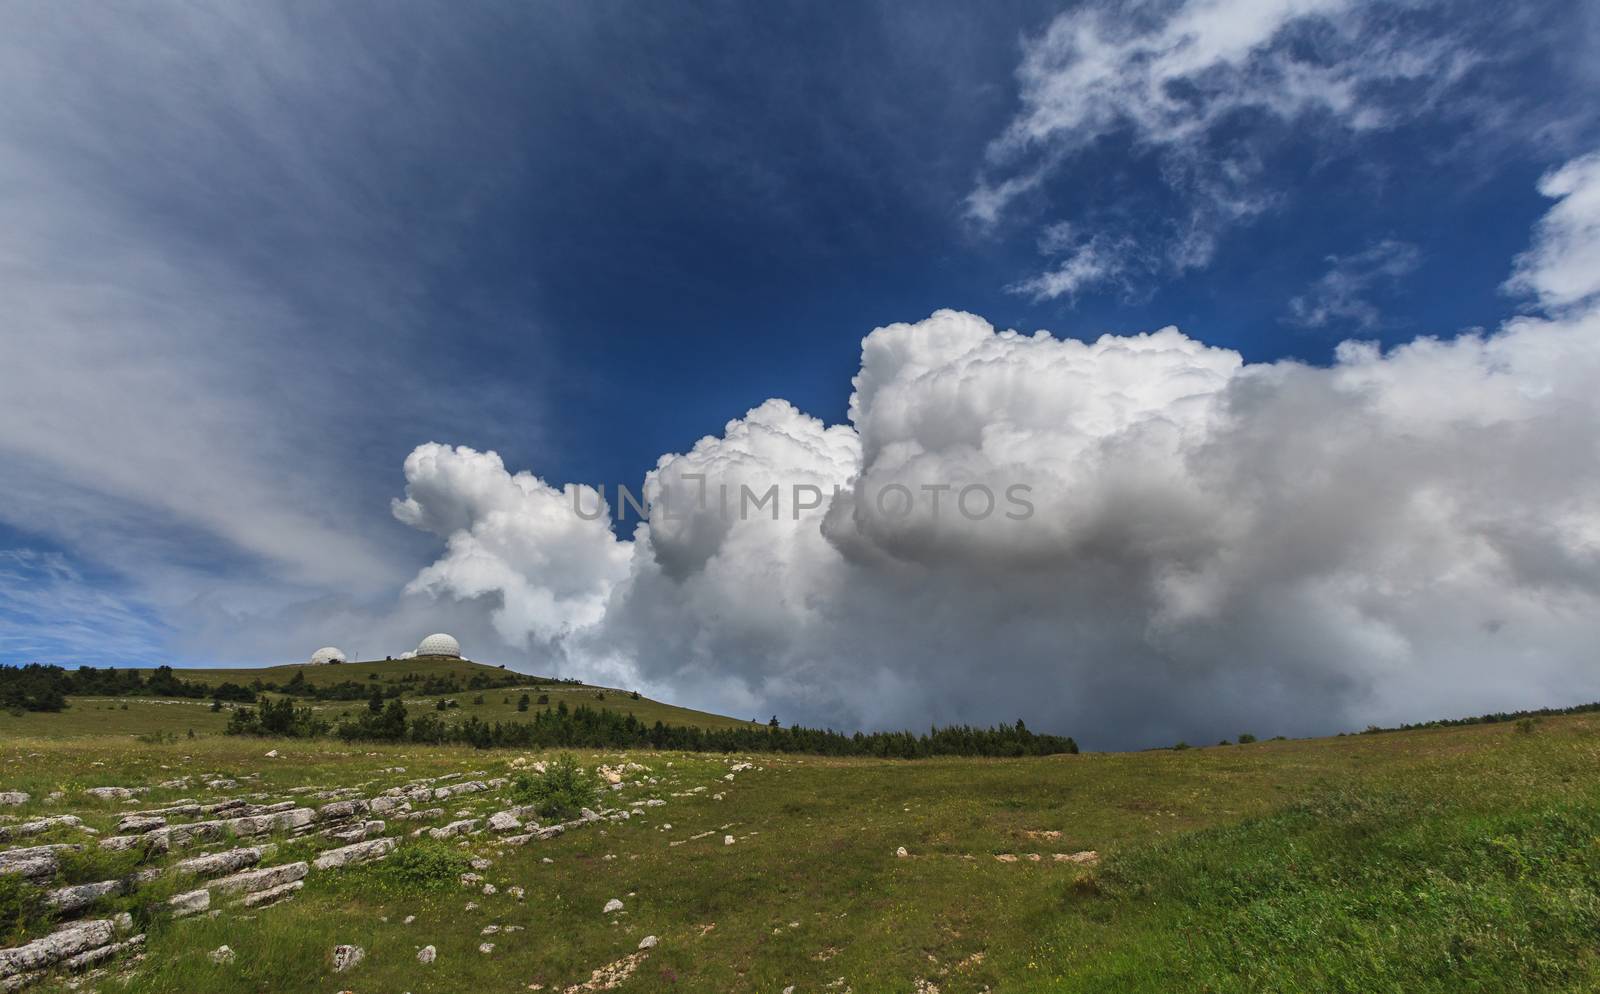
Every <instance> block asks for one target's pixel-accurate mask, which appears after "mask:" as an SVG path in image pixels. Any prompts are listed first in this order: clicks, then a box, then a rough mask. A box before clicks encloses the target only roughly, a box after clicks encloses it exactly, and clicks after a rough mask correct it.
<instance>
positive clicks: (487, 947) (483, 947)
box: [478, 942, 494, 955]
mask: <svg viewBox="0 0 1600 994" xmlns="http://www.w3.org/2000/svg"><path fill="white" fill-rule="evenodd" d="M478 952H480V953H483V954H484V955H488V954H489V953H492V952H494V943H492V942H480V943H478Z"/></svg>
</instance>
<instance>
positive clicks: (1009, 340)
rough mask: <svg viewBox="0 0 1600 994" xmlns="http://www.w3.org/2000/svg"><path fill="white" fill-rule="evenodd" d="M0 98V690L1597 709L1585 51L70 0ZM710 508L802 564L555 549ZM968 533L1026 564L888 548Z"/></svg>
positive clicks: (1002, 716)
mask: <svg viewBox="0 0 1600 994" xmlns="http://www.w3.org/2000/svg"><path fill="white" fill-rule="evenodd" d="M0 90H3V92H5V93H6V94H7V99H6V100H4V101H0V384H3V385H4V394H3V399H0V465H3V466H4V471H3V472H0V663H23V662H30V661H40V662H56V663H61V664H64V665H73V664H89V665H136V664H142V665H152V664H156V663H174V664H180V665H181V664H205V665H259V664H263V663H280V662H290V661H295V660H301V659H305V658H307V657H308V656H309V654H310V653H311V652H312V651H313V650H314V649H316V648H318V647H319V646H323V645H337V646H339V647H341V648H342V649H344V650H345V651H346V653H347V654H350V655H351V656H352V658H354V657H356V656H365V657H372V656H379V657H381V656H383V655H388V654H398V653H399V652H401V651H403V650H405V649H409V648H411V647H413V646H414V644H415V642H416V641H417V640H418V639H419V638H421V637H422V636H423V635H426V634H428V633H430V632H433V631H440V630H443V631H449V632H452V633H453V634H455V635H457V636H458V637H459V638H460V639H461V641H462V643H463V645H464V647H465V649H466V651H467V653H468V654H469V655H471V656H473V657H475V658H479V659H482V660H485V661H490V662H495V663H506V664H508V665H510V666H512V667H514V668H517V669H521V670H524V671H528V672H538V673H556V674H559V675H565V676H579V677H584V678H588V679H594V680H602V681H608V682H613V683H617V684H622V685H626V686H630V687H639V688H641V689H643V690H644V691H645V692H647V693H650V694H652V695H655V696H661V697H665V698H667V699H669V700H673V701H675V702H678V703H683V704H687V705H691V706H700V707H706V708H710V709H714V710H722V711H728V712H731V713H735V714H738V715H740V716H748V717H761V718H762V719H763V720H764V719H765V718H766V717H767V716H768V715H770V714H772V713H777V714H778V715H779V716H780V718H781V719H782V720H784V721H785V722H790V721H799V722H804V723H807V724H817V725H829V726H832V727H837V728H881V727H907V726H909V727H922V726H925V725H927V724H928V723H930V722H939V723H945V722H953V721H968V722H977V723H990V722H996V721H1011V720H1015V719H1016V718H1018V717H1022V718H1024V719H1026V720H1027V721H1028V722H1029V724H1030V725H1031V726H1033V727H1038V728H1045V729H1049V730H1052V731H1058V732H1061V733H1063V734H1074V735H1076V736H1078V738H1079V739H1080V741H1082V742H1084V743H1085V744H1086V745H1088V746H1090V747H1095V748H1123V747H1138V746H1147V745H1157V744H1165V743H1168V742H1170V741H1173V740H1176V739H1178V738H1187V739H1189V740H1191V741H1207V740H1214V739H1215V738H1217V737H1219V736H1222V735H1226V736H1229V737H1231V736H1233V735H1236V734H1238V733H1239V732H1243V731H1251V732H1253V733H1254V734H1258V735H1265V734H1280V733H1281V734H1289V735H1303V734H1317V733H1325V732H1331V731H1338V730H1343V729H1350V728H1360V727H1363V726H1364V725H1366V724H1368V723H1371V722H1379V723H1393V722H1398V721H1416V720H1426V719H1429V718H1434V717H1441V716H1448V715H1458V714H1470V713H1479V712H1484V711H1492V710H1500V709H1504V708H1511V707H1537V706H1544V705H1566V704H1574V703H1579V702H1582V701H1589V700H1594V699H1600V669H1597V668H1596V665H1595V660H1594V657H1593V652H1592V648H1591V647H1592V646H1593V645H1595V644H1600V630H1597V629H1600V611H1597V610H1596V608H1600V604H1597V600H1600V487H1597V485H1596V484H1597V483H1600V479H1597V477H1600V472H1597V470H1600V464H1597V456H1600V451H1597V449H1596V447H1595V439H1596V438H1600V432H1597V430H1596V429H1600V408H1597V401H1596V399H1595V398H1596V397H1597V396H1600V360H1597V357H1596V353H1597V351H1600V317H1597V314H1600V308H1597V306H1596V302H1595V300H1594V291H1595V290H1596V289H1597V286H1596V277H1595V274H1596V273H1597V272H1600V159H1596V158H1595V156H1596V155H1597V154H1600V99H1596V97H1597V96H1600V11H1597V9H1596V8H1595V6H1594V5H1593V4H1586V3H1583V2H1581V0H1570V2H1540V3H1533V4H1526V5H1516V6H1515V7H1514V8H1512V9H1507V8H1505V6H1504V5H1490V4H1463V3H1428V2H1403V3H1369V2H1356V0H1190V2H1162V3H1087V4H1075V5H1062V4H1048V3H1026V2H1016V3H1002V4H987V5H973V4H961V3H937V2H936V3H926V4H904V3H876V4H875V3H862V4H850V5H833V6H826V7H818V6H817V5H814V4H788V3H768V4H760V5H748V4H733V3H696V4H683V5H669V6H667V7H657V8H649V7H644V6H640V5H637V4H621V3H609V2H607V3H595V4H584V5H573V4H540V3H530V2H517V3H491V2H487V0H481V2H472V3H464V4H422V3H418V4H408V5H404V6H400V7H396V6H395V5H393V4H386V3H378V2H350V3H343V4H338V5H326V4H306V3H288V2H282V3H262V4H249V5H239V4H222V3H205V2H200V3H176V2H170V3H163V2H156V3H149V4H141V5H137V6H134V7H127V6H108V5H105V4H95V3H79V2H74V0H67V2H60V0H56V2H49V3H43V2H38V3H34V2H19V3H12V4H7V5H5V6H4V8H3V9H0ZM1011 329H1015V331H1016V333H1015V334H1009V333H1008V331H1009V330H1011ZM1040 332H1043V334H1042V335H1041V334H1039V333H1040ZM1102 336H1105V337H1102ZM697 473H699V474H704V475H705V476H706V477H707V478H708V479H710V480H712V481H721V482H726V483H732V484H734V485H735V487H737V485H738V484H740V483H745V484H748V485H751V486H752V487H755V489H757V490H758V491H759V490H763V489H764V488H765V487H766V485H767V484H769V483H776V484H780V485H781V487H782V488H783V490H784V494H785V496H784V498H783V499H784V506H783V509H782V514H781V515H780V518H781V520H779V521H771V520H766V519H763V518H761V517H760V516H757V518H756V519H754V520H737V521H730V520H728V519H727V518H726V516H723V515H707V514H691V515H690V516H689V517H688V518H687V519H686V520H669V519H667V518H666V517H665V516H664V515H663V514H662V513H661V512H660V511H659V510H654V511H651V512H650V517H649V520H648V521H645V522H640V521H639V520H638V519H637V517H633V518H629V519H627V520H624V521H622V522H620V523H618V522H615V521H611V520H609V518H608V519H602V520H599V521H585V520H583V519H582V518H580V517H578V516H577V515H575V514H573V513H570V509H571V507H572V500H571V498H572V496H573V494H574V491H573V489H571V488H572V487H573V486H575V485H582V486H587V487H591V488H597V489H598V491H599V492H600V493H603V494H605V495H606V498H607V500H608V501H609V502H611V503H615V500H614V498H615V493H616V487H617V486H618V485H625V486H628V487H630V488H633V489H635V490H638V489H639V488H640V487H641V485H642V484H643V483H644V481H645V480H646V478H647V476H648V477H649V479H650V480H651V481H652V485H653V486H655V487H657V488H663V487H664V488H667V490H668V491H672V489H673V488H677V490H676V492H679V493H682V492H685V491H684V488H685V487H688V486H689V485H691V483H692V482H694V481H695V474H697ZM685 474H689V479H688V480H685ZM973 483H982V484H985V485H989V486H992V487H994V488H995V492H997V493H1004V492H1005V488H1006V487H1007V486H1010V485H1013V484H1019V483H1020V484H1022V485H1025V486H1027V487H1030V488H1031V490H1030V492H1031V493H1032V495H1033V498H1034V505H1035V513H1034V514H1032V515H1031V516H1030V517H1029V518H1027V519H1026V520H1024V521H1021V522H1016V521H1012V520H1010V519H1006V518H1005V517H1004V516H1003V515H994V516H991V517H989V518H986V519H984V520H982V521H972V520H968V519H967V518H965V517H964V516H961V515H955V516H952V515H950V514H949V513H948V508H947V509H946V514H945V516H944V517H943V518H942V519H939V518H936V517H934V515H935V513H936V512H935V509H934V508H932V507H927V506H923V505H921V504H919V505H918V506H917V507H916V508H915V509H914V510H913V511H912V512H911V513H909V514H907V515H904V516H893V515H886V514H884V513H881V509H880V508H875V507H874V500H873V495H874V494H876V493H878V492H880V491H881V490H882V488H883V487H885V486H889V485H894V484H899V485H903V486H907V487H908V488H909V489H910V490H911V491H912V492H913V493H916V494H925V493H930V492H931V491H923V490H922V489H920V488H922V487H924V486H932V487H938V486H945V485H949V486H952V487H953V488H954V490H960V489H961V488H962V487H963V486H966V485H969V484H973ZM796 484H804V485H808V486H816V487H817V488H818V489H819V491H820V492H821V493H822V494H823V495H824V497H823V498H821V499H820V503H819V505H818V506H817V507H815V508H796V509H795V514H794V515H791V514H790V503H791V502H790V498H791V497H793V496H794V494H793V487H794V486H795V485H796ZM835 487H837V488H839V491H838V492H837V493H835V490H834V488H835ZM584 493H588V491H579V493H578V495H579V496H580V497H581V496H582V495H583V494H584Z"/></svg>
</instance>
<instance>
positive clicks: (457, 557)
mask: <svg viewBox="0 0 1600 994" xmlns="http://www.w3.org/2000/svg"><path fill="white" fill-rule="evenodd" d="M580 502H581V503H580ZM605 508H606V504H605V502H604V499H603V498H602V497H601V495H600V494H598V493H597V492H595V490H594V489H593V488H592V487H585V486H581V485H575V484H570V483H569V484H567V485H566V486H565V487H563V488H562V489H560V490H557V489H556V488H554V487H551V486H549V485H548V484H546V483H545V482H544V481H542V480H540V479H539V478H537V477H535V476H533V475H532V474H529V473H517V474H515V475H512V474H510V473H507V472H506V468H505V464H504V463H502V462H501V461H500V457H499V456H498V455H497V454H495V453H493V452H476V451H474V450H472V449H469V448H467V447H465V446H460V447H456V448H451V447H449V446H445V445H438V444H435V443H430V444H428V445H422V446H418V447H417V449H416V450H415V451H413V452H412V453H411V455H409V456H408V457H406V497H405V499H404V500H396V501H395V502H394V507H393V510H394V516H395V517H396V518H398V519H399V520H401V521H403V522H405V523H406V524H408V525H411V526H413V527H416V528H421V529H424V530H426V531H430V532H433V533H434V534H436V535H438V536H440V537H442V538H444V539H446V540H447V542H448V545H449V550H448V551H447V552H446V554H445V556H444V557H443V558H442V559H440V560H439V561H438V562H436V563H434V564H433V565H431V566H429V567H428V568H427V569H425V570H423V571H422V572H421V573H420V574H418V575H417V577H416V579H415V580H413V581H412V582H411V584H410V585H409V587H408V588H407V592H408V593H430V594H448V595H450V596H452V597H455V598H457V599H472V598H478V597H485V596H491V597H493V598H494V599H495V601H496V603H495V606H494V607H493V609H492V613H491V618H492V620H493V622H494V625H495V628H496V629H497V630H498V631H499V632H500V633H501V635H502V637H504V638H505V640H506V641H507V642H510V643H512V644H514V645H516V644H521V643H524V642H525V641H526V640H527V639H530V638H531V639H533V640H536V641H538V642H549V641H552V640H554V639H557V638H560V637H561V636H563V635H566V634H569V633H570V632H571V631H572V630H573V629H574V628H581V627H584V626H587V625H593V624H595V623H597V622H598V621H600V620H601V618H602V617H603V616H604V614H605V602H606V598H607V597H608V596H609V595H610V593H611V588H612V586H614V585H615V584H616V583H617V582H618V581H619V580H621V579H622V578H623V577H625V576H626V575H627V570H628V556H629V546H628V544H627V543H625V542H618V541H616V539H615V538H614V537H613V536H612V533H611V529H610V527H609V522H608V520H607V518H606V517H605V516H604V515H603V514H600V515H599V516H596V517H593V518H589V517H585V516H584V515H591V514H597V513H598V512H600V511H602V510H604V509H605ZM580 510H581V512H582V513H581V514H580V513H579V512H580Z"/></svg>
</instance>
